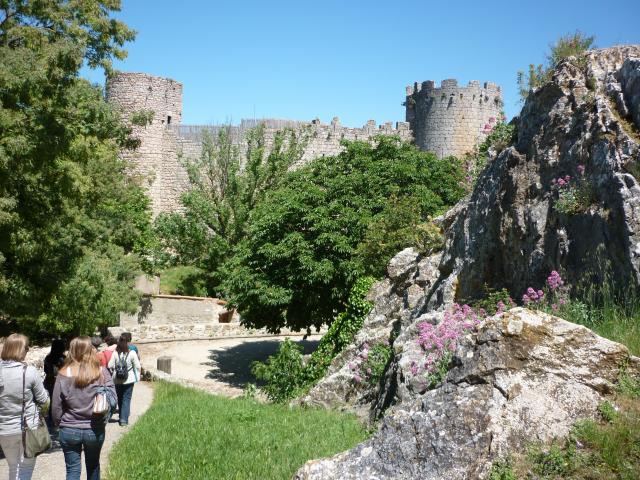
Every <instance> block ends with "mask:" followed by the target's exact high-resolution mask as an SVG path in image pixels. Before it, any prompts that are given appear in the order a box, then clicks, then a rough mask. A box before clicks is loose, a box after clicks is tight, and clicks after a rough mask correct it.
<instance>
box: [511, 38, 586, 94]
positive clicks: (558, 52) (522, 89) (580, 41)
mask: <svg viewBox="0 0 640 480" xmlns="http://www.w3.org/2000/svg"><path fill="white" fill-rule="evenodd" d="M594 40H595V37H593V36H591V37H589V36H586V35H584V34H583V33H581V32H579V31H577V32H575V33H570V34H568V35H563V36H561V37H560V38H559V39H558V40H557V41H556V43H555V44H554V45H552V46H551V47H550V51H549V53H548V54H547V62H546V65H534V64H531V65H529V70H528V72H527V74H526V75H525V73H524V72H523V71H520V72H518V92H519V94H520V98H521V99H522V101H524V100H525V99H526V98H527V96H528V95H529V92H530V91H531V90H533V89H536V88H539V87H541V86H542V85H544V84H545V83H547V82H548V81H549V80H550V79H551V75H552V73H553V69H554V68H555V67H556V66H557V65H558V64H559V63H560V62H561V61H562V60H564V59H566V58H569V57H576V59H575V61H576V62H577V66H578V67H580V68H584V59H583V58H584V56H583V54H584V53H585V52H586V51H587V50H589V49H591V48H592V47H593V43H594Z"/></svg>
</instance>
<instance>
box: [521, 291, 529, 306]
mask: <svg viewBox="0 0 640 480" xmlns="http://www.w3.org/2000/svg"><path fill="white" fill-rule="evenodd" d="M530 301H531V300H530V299H529V297H528V296H527V294H526V293H525V294H524V295H522V303H524V304H525V305H527V304H528V303H529V302H530Z"/></svg>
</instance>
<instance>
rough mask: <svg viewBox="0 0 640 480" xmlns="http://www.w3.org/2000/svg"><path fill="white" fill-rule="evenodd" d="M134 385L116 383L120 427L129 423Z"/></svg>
mask: <svg viewBox="0 0 640 480" xmlns="http://www.w3.org/2000/svg"><path fill="white" fill-rule="evenodd" d="M134 385H135V384H134V383H120V384H118V383H116V393H117V394H118V410H120V417H119V419H118V421H119V422H120V425H127V424H128V423H129V413H130V412H131V395H133V386H134Z"/></svg>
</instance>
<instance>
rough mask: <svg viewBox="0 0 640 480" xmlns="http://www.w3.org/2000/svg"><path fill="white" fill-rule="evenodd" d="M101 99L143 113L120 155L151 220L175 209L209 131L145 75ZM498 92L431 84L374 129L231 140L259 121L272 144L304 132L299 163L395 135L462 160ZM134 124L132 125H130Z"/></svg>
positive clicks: (113, 86) (170, 91) (126, 78)
mask: <svg viewBox="0 0 640 480" xmlns="http://www.w3.org/2000/svg"><path fill="white" fill-rule="evenodd" d="M106 97H107V100H108V101H109V102H110V103H112V104H113V105H116V106H117V107H118V108H119V109H120V110H121V112H122V115H123V118H124V119H125V121H128V122H129V123H131V118H132V116H133V115H135V114H136V113H139V112H146V113H147V114H148V115H149V118H148V119H147V120H148V121H145V122H144V123H145V124H144V125H136V124H132V125H131V126H132V129H133V135H134V136H136V137H138V138H139V139H140V140H141V142H140V146H139V148H138V149H137V150H136V151H134V152H126V153H124V155H125V157H126V158H127V159H128V160H129V161H130V162H131V164H132V166H133V170H134V172H135V173H136V174H137V175H140V176H141V177H142V178H143V179H144V180H145V181H146V185H145V186H146V188H147V191H148V193H149V196H150V198H151V204H152V211H153V215H154V216H156V215H158V214H159V213H162V212H171V211H177V210H180V195H181V194H182V192H184V191H185V190H186V189H187V188H188V186H189V181H188V177H187V172H186V170H185V169H184V167H183V165H182V162H181V160H180V159H181V157H191V158H193V157H198V156H199V155H200V153H201V151H202V135H203V132H204V131H210V132H212V131H215V129H216V128H219V127H214V126H211V125H182V84H181V83H178V82H176V81H175V80H171V79H168V78H162V77H156V76H152V75H148V74H145V73H117V74H115V75H113V76H112V77H110V78H109V79H108V81H107V86H106ZM502 105H503V103H502V93H501V90H500V87H499V86H497V85H495V84H493V83H485V84H484V85H483V86H480V83H479V82H477V81H472V82H470V83H469V85H468V86H467V87H460V86H458V84H457V81H456V80H443V81H442V84H441V86H440V88H436V87H435V85H434V82H433V81H427V82H422V83H421V84H418V83H415V84H414V85H413V86H409V87H407V91H406V101H405V107H406V121H405V122H396V125H395V126H393V124H392V123H391V122H387V123H385V124H383V125H379V126H376V122H375V121H374V120H369V121H368V122H367V124H366V125H364V126H363V127H362V128H350V127H345V126H342V125H341V124H340V121H339V119H338V118H334V119H333V120H332V121H331V123H330V124H329V125H327V124H323V123H321V122H320V121H319V120H313V121H311V122H303V121H289V120H274V119H261V120H242V122H241V123H240V125H236V126H232V127H231V129H232V138H234V139H235V141H237V142H238V144H239V145H240V146H241V147H242V144H243V138H244V132H245V131H246V130H247V129H249V128H252V127H255V126H256V125H257V124H258V123H262V124H264V126H265V143H266V145H267V148H268V147H269V145H270V144H272V142H273V139H274V137H275V134H276V132H277V131H278V130H279V129H282V128H284V127H290V128H293V129H303V128H304V129H307V130H308V131H309V134H308V135H309V140H308V144H307V146H306V148H305V151H304V154H303V156H302V159H301V162H300V163H301V164H304V163H306V162H308V161H310V160H312V159H314V158H317V157H322V156H330V155H336V154H338V153H340V151H341V150H342V148H343V147H342V145H341V141H342V140H362V141H367V142H372V141H373V140H374V139H375V137H376V136H379V135H395V136H398V137H399V138H400V139H402V140H406V141H410V140H414V141H415V143H416V145H417V146H418V147H419V148H420V149H422V150H425V151H431V152H434V153H435V154H437V155H438V156H439V157H445V156H449V155H456V156H462V155H464V154H465V153H467V152H469V151H471V150H472V149H473V148H474V147H475V146H476V145H477V144H478V143H479V142H480V141H481V140H482V139H483V138H484V136H486V135H487V134H488V133H489V131H490V130H491V128H492V126H493V124H494V123H495V122H496V121H497V119H498V118H499V116H500V114H501V110H502ZM134 123H137V122H134Z"/></svg>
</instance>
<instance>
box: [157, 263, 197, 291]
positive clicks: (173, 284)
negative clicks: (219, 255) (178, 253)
mask: <svg viewBox="0 0 640 480" xmlns="http://www.w3.org/2000/svg"><path fill="white" fill-rule="evenodd" d="M202 273H203V272H202V270H200V269H199V268H197V267H189V266H178V267H171V268H167V269H166V270H164V271H163V272H162V273H161V274H160V293H162V294H164V295H187V296H192V297H206V296H207V289H206V287H205V284H204V280H203V275H202Z"/></svg>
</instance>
